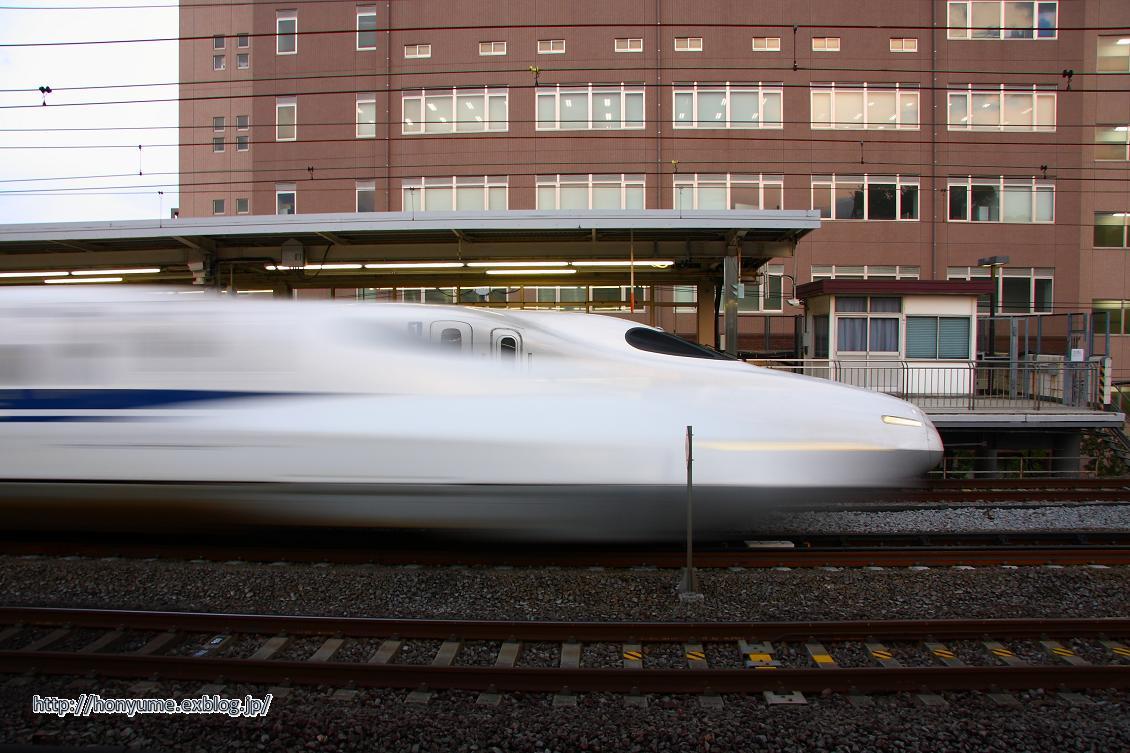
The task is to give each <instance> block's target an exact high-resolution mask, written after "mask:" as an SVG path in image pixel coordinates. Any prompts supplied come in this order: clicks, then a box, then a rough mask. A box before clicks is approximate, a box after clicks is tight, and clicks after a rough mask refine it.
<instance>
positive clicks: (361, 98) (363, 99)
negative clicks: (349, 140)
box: [354, 92, 377, 139]
mask: <svg viewBox="0 0 1130 753" xmlns="http://www.w3.org/2000/svg"><path fill="white" fill-rule="evenodd" d="M356 101H357V106H356V111H355V116H356V121H357V122H356V128H355V130H354V136H355V137H356V138H359V139H375V138H376V137H377V95H376V93H375V92H373V93H366V94H358V95H357V100H356ZM362 105H370V106H372V108H373V119H372V122H371V123H367V122H364V121H362V119H361V106H362ZM369 126H371V127H372V133H362V132H361V129H362V128H363V127H365V128H368V127H369Z"/></svg>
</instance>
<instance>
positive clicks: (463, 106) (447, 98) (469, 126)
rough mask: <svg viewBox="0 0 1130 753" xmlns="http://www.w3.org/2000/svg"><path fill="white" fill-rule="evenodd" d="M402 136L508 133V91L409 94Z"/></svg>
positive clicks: (404, 98)
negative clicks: (416, 134)
mask: <svg viewBox="0 0 1130 753" xmlns="http://www.w3.org/2000/svg"><path fill="white" fill-rule="evenodd" d="M401 107H402V109H403V118H404V120H403V124H402V127H401V132H402V133H406V134H412V133H479V132H483V131H505V130H507V128H508V127H509V124H508V122H507V120H508V113H507V90H506V89H488V88H483V89H429V90H418V91H414V92H405V93H404V94H403V96H402V98H401Z"/></svg>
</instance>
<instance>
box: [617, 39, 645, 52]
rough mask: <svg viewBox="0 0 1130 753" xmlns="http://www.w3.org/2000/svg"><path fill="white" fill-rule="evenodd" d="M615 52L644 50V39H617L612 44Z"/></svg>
mask: <svg viewBox="0 0 1130 753" xmlns="http://www.w3.org/2000/svg"><path fill="white" fill-rule="evenodd" d="M612 50H613V51H614V52H643V40H642V39H617V40H616V41H615V43H613V45H612Z"/></svg>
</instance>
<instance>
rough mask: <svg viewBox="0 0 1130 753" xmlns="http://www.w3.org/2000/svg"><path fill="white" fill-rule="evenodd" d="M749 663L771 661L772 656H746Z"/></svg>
mask: <svg viewBox="0 0 1130 753" xmlns="http://www.w3.org/2000/svg"><path fill="white" fill-rule="evenodd" d="M746 656H747V657H749V660H750V661H773V654H746Z"/></svg>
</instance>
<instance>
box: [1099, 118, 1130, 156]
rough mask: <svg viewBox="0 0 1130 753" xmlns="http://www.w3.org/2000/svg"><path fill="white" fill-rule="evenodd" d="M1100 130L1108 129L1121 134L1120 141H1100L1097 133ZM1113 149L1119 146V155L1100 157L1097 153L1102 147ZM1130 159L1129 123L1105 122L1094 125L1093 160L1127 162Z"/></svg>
mask: <svg viewBox="0 0 1130 753" xmlns="http://www.w3.org/2000/svg"><path fill="white" fill-rule="evenodd" d="M1101 131H1110V132H1111V133H1116V134H1120V135H1121V139H1122V140H1121V141H1100V140H1099V135H1100V132H1101ZM1104 147H1105V148H1106V149H1113V148H1114V147H1119V148H1120V149H1121V150H1122V156H1121V157H1100V156H1099V154H1101V153H1102V152H1101V151H1100V150H1101V149H1102V148H1104ZM1127 161H1130V125H1128V124H1107V123H1099V124H1096V125H1095V162H1127Z"/></svg>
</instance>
